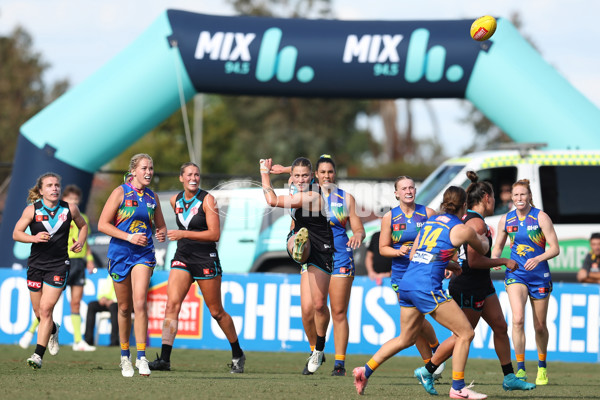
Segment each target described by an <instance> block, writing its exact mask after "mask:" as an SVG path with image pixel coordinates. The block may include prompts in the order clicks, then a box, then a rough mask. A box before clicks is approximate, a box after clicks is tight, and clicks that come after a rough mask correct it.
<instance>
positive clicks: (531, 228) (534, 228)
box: [527, 225, 539, 231]
mask: <svg viewBox="0 0 600 400" xmlns="http://www.w3.org/2000/svg"><path fill="white" fill-rule="evenodd" d="M538 229H539V226H537V225H529V226H528V227H527V230H528V231H536V230H538Z"/></svg>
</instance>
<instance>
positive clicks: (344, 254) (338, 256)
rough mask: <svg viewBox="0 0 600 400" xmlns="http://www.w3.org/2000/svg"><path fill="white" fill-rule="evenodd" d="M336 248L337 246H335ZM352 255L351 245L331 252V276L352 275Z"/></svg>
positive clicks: (353, 269)
mask: <svg viewBox="0 0 600 400" xmlns="http://www.w3.org/2000/svg"><path fill="white" fill-rule="evenodd" d="M336 250H337V248H336ZM354 271H355V268H354V257H353V253H352V247H344V248H343V249H342V250H339V251H336V252H335V253H333V272H332V273H331V275H333V276H336V275H337V276H354Z"/></svg>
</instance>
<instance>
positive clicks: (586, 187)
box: [536, 165, 600, 224]
mask: <svg viewBox="0 0 600 400" xmlns="http://www.w3.org/2000/svg"><path fill="white" fill-rule="evenodd" d="M599 175H600V167H599V166H583V165H581V166H580V165H572V166H542V167H540V182H541V190H542V199H543V202H544V204H543V205H542V207H543V210H544V211H545V212H546V213H547V214H548V215H549V216H550V218H551V219H552V222H554V223H558V224H597V223H600V207H598V199H600V185H598V183H597V180H598V176H599ZM536 205H537V204H536Z"/></svg>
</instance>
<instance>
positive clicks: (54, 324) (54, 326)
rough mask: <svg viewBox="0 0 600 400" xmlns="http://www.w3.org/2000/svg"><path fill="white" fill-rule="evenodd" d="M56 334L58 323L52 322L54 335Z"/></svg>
mask: <svg viewBox="0 0 600 400" xmlns="http://www.w3.org/2000/svg"><path fill="white" fill-rule="evenodd" d="M55 333H56V322H52V334H53V335H54V334H55Z"/></svg>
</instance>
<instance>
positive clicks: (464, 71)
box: [0, 10, 600, 267]
mask: <svg viewBox="0 0 600 400" xmlns="http://www.w3.org/2000/svg"><path fill="white" fill-rule="evenodd" d="M471 22H472V20H455V21H337V20H303V19H276V18H259V17H222V16H210V15H202V14H195V13H190V12H185V11H179V10H168V11H166V12H165V13H163V14H162V15H160V16H159V17H158V19H157V20H156V21H155V22H154V23H153V24H152V25H151V26H150V27H149V28H148V29H147V30H146V31H145V32H144V33H143V34H142V35H141V36H140V37H139V38H138V39H137V40H136V41H135V42H133V43H132V44H131V45H130V46H129V47H127V48H126V49H125V50H124V51H123V52H121V53H120V54H119V55H118V56H116V57H115V58H114V59H113V60H111V61H110V62H108V63H107V64H106V65H104V66H103V67H102V68H101V69H99V70H98V71H97V72H96V73H95V74H94V75H92V76H90V77H89V78H88V79H87V80H86V81H84V82H83V83H82V84H80V85H79V86H77V87H75V88H73V89H72V90H70V91H68V92H67V93H65V94H64V95H63V96H62V97H60V98H59V99H57V100H56V101H55V102H53V103H52V104H50V105H49V106H48V107H46V108H45V109H43V110H42V111H41V112H40V113H38V114H37V115H35V116H34V117H33V118H31V119H30V120H29V121H27V122H26V123H25V124H24V125H23V126H22V127H21V131H20V135H19V139H18V145H17V152H16V156H15V160H14V167H13V178H12V181H11V184H10V188H9V192H8V199H7V203H6V207H5V212H4V215H3V223H2V225H1V226H0V249H1V251H2V254H4V255H5V256H4V257H3V261H2V263H0V266H2V267H11V266H13V265H14V264H20V265H22V266H24V265H25V264H26V261H25V260H24V259H23V257H24V256H25V255H24V254H23V253H21V254H18V253H19V252H15V251H14V242H13V241H12V230H13V228H14V224H15V223H16V221H17V219H18V218H19V216H20V213H21V210H22V208H23V207H24V205H25V198H26V196H27V190H28V188H29V187H31V186H32V185H33V183H34V182H35V179H36V178H37V177H38V176H39V175H41V174H42V173H44V172H46V171H54V172H57V173H59V174H61V175H62V176H63V180H64V182H65V183H77V184H78V185H79V186H81V187H82V188H83V190H84V193H85V196H84V199H83V200H84V202H83V204H85V200H86V199H85V197H87V194H88V193H89V188H90V185H91V178H92V176H93V174H94V172H96V171H97V170H98V169H99V168H100V167H101V166H102V165H104V164H106V163H107V162H108V161H110V160H111V159H113V158H114V157H115V156H117V155H118V154H119V153H121V152H122V151H123V149H125V148H126V147H128V146H129V145H131V144H132V143H134V142H135V141H136V140H137V139H139V138H140V137H141V136H142V135H144V134H145V133H146V132H148V131H149V130H151V129H152V128H154V127H155V126H156V125H158V124H159V123H160V122H161V121H163V120H164V119H166V118H167V117H168V116H169V115H171V114H172V113H173V112H174V111H175V110H176V109H177V108H178V107H179V105H180V96H181V95H183V97H184V98H185V100H186V101H187V100H189V99H191V98H192V97H193V96H194V94H196V93H198V92H203V93H223V94H243V95H261V96H265V95H266V96H296V97H297V96H305V97H333V98H378V99H379V98H466V99H468V100H470V101H471V102H473V104H474V105H475V106H476V107H477V108H479V109H480V110H481V111H482V112H483V113H484V114H485V115H486V116H487V117H488V118H489V119H490V120H492V121H493V122H494V123H495V124H496V125H498V126H499V127H500V128H501V129H502V130H503V131H504V132H506V133H507V134H509V135H510V136H511V138H512V139H513V140H515V141H517V142H540V143H547V144H548V148H556V149H565V148H573V149H574V148H582V149H583V148H599V147H600V146H599V145H600V135H598V134H597V127H598V126H600V110H598V108H596V107H595V106H594V105H593V104H592V103H591V102H590V101H588V100H587V99H586V98H585V97H584V96H583V95H582V94H581V93H579V92H578V91H577V90H575V89H574V88H573V87H572V86H571V85H570V84H569V83H568V82H567V81H566V80H565V79H564V78H563V77H562V76H560V75H559V74H558V73H557V72H556V70H554V69H553V68H552V67H551V66H550V65H548V64H547V63H546V62H545V61H544V60H543V59H542V58H541V56H540V55H539V54H538V53H537V52H536V51H535V50H534V49H533V48H532V47H531V46H530V45H529V44H528V43H527V41H525V40H524V39H523V37H522V36H521V35H520V34H519V33H518V31H517V30H516V29H515V27H514V26H513V25H512V24H511V23H510V22H509V21H508V20H506V19H504V18H498V28H497V30H496V33H495V35H494V36H493V37H492V38H491V40H488V41H486V42H481V43H480V42H476V41H474V40H472V39H471V38H470V36H469V28H470V25H471ZM257 134H258V133H257Z"/></svg>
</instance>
